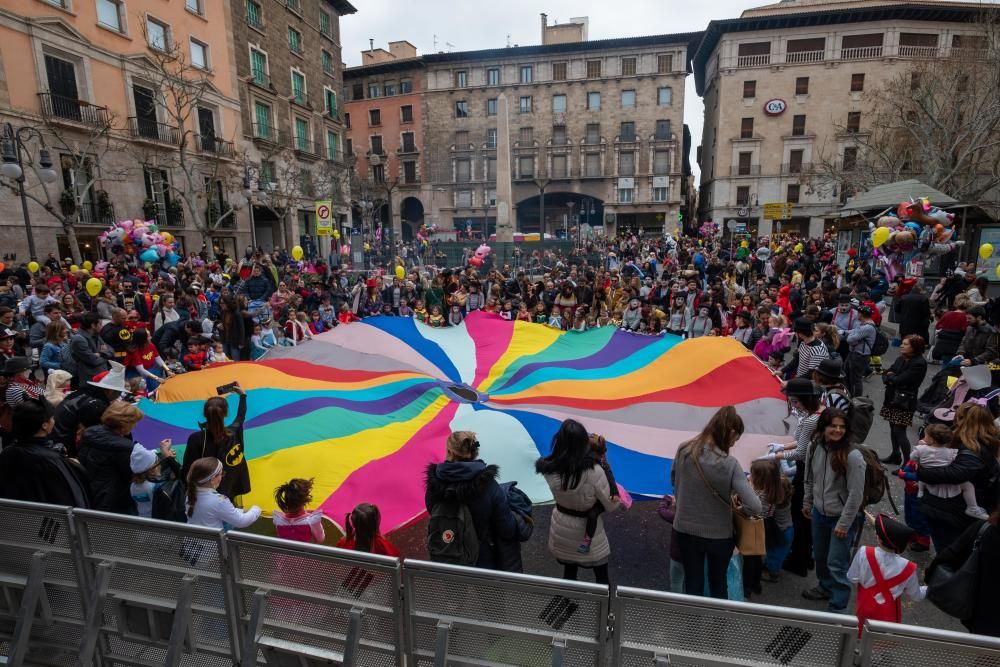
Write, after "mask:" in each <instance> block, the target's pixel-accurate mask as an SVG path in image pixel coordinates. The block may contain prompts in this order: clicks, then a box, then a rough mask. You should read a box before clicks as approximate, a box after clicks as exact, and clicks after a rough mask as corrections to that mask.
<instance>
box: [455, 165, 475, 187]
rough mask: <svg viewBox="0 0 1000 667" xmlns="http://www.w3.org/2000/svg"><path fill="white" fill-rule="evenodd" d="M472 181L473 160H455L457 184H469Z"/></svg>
mask: <svg viewBox="0 0 1000 667" xmlns="http://www.w3.org/2000/svg"><path fill="white" fill-rule="evenodd" d="M471 180H472V160H455V182H456V183H468V182H469V181H471Z"/></svg>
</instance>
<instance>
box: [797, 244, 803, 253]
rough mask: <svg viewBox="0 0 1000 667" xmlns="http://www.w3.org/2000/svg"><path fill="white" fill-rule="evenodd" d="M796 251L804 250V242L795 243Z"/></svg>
mask: <svg viewBox="0 0 1000 667" xmlns="http://www.w3.org/2000/svg"><path fill="white" fill-rule="evenodd" d="M795 252H802V244H801V243H796V244H795Z"/></svg>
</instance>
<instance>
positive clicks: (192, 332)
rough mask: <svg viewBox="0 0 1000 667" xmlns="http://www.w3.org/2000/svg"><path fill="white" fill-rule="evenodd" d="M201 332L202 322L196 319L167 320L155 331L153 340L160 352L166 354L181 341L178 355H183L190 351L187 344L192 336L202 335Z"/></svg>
mask: <svg viewBox="0 0 1000 667" xmlns="http://www.w3.org/2000/svg"><path fill="white" fill-rule="evenodd" d="M201 334H202V324H201V322H197V321H195V320H185V321H181V320H174V321H173V322H167V323H166V324H164V325H163V326H162V327H160V328H159V329H157V330H156V331H154V332H153V338H152V342H153V345H155V346H156V349H157V350H159V351H160V354H166V353H167V352H168V351H169V350H171V349H172V348H174V345H176V344H177V342H178V341H179V342H180V344H181V345H180V351H179V352H178V357H183V356H184V355H185V354H187V352H188V349H187V345H188V340H190V338H191V336H200V335H201Z"/></svg>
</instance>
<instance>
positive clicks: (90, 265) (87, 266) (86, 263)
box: [83, 259, 94, 271]
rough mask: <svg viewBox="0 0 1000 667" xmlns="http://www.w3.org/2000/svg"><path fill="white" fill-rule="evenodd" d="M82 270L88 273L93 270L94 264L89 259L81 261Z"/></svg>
mask: <svg viewBox="0 0 1000 667" xmlns="http://www.w3.org/2000/svg"><path fill="white" fill-rule="evenodd" d="M83 268H84V269H86V270H87V271H90V270H91V269H92V268H94V264H93V262H91V261H90V260H89V259H85V260H83Z"/></svg>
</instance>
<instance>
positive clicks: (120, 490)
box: [80, 424, 136, 514]
mask: <svg viewBox="0 0 1000 667" xmlns="http://www.w3.org/2000/svg"><path fill="white" fill-rule="evenodd" d="M132 445H133V442H132V438H130V437H128V436H124V435H118V434H117V433H114V432H113V431H111V429H109V428H108V427H107V426H105V425H104V424H98V425H97V426H91V427H89V428H87V429H86V430H85V431H84V432H83V437H82V438H81V439H80V463H82V464H83V467H84V469H86V471H87V475H88V476H89V477H90V494H91V498H92V499H93V503H92V505H91V507H93V509H95V510H101V511H104V512H115V513H116V514H135V513H136V507H135V501H133V500H132V493H131V492H130V490H129V485H130V484H131V483H132V467H131V465H130V462H129V457H130V456H131V455H132Z"/></svg>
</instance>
